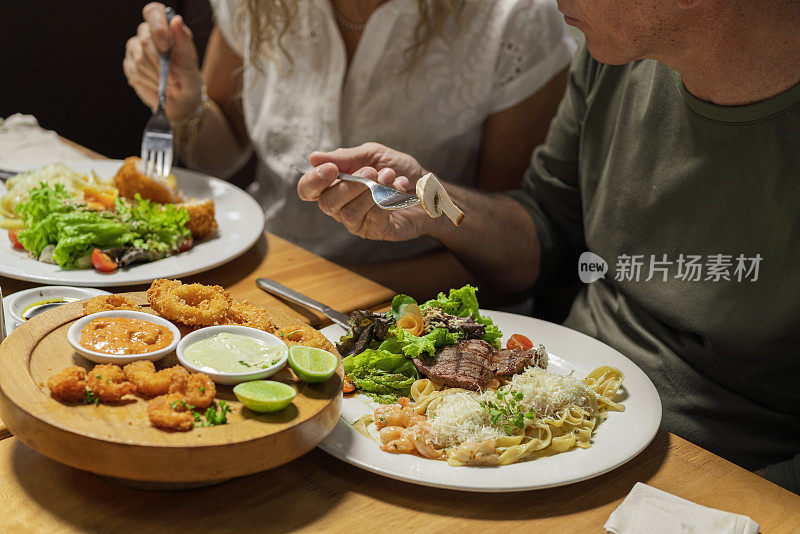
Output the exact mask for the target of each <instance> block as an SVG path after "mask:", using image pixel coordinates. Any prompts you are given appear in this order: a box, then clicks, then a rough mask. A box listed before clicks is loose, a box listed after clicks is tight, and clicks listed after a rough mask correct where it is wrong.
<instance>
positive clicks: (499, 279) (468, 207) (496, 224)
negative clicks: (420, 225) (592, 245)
mask: <svg viewBox="0 0 800 534" xmlns="http://www.w3.org/2000/svg"><path fill="white" fill-rule="evenodd" d="M447 191H448V192H449V193H450V196H451V197H452V198H453V201H454V202H455V203H456V204H458V206H459V207H460V208H461V209H462V210H463V211H464V213H465V217H464V221H463V222H462V223H461V225H460V226H458V227H455V226H453V224H452V223H451V222H450V221H449V220H448V219H447V218H445V217H440V218H438V219H434V220H432V221H431V222H430V227H429V229H428V234H429V235H430V236H431V237H433V238H434V239H437V240H438V241H440V242H441V243H442V244H443V245H444V246H445V247H447V248H448V249H449V250H451V251H452V252H453V253H454V254H455V255H456V256H457V257H458V259H459V260H460V261H461V262H462V263H463V264H464V265H465V266H466V267H467V269H469V270H470V271H471V272H472V273H473V274H475V275H476V276H477V277H478V278H480V279H481V280H485V281H486V282H488V283H490V284H491V285H493V286H495V287H497V288H498V289H501V290H504V291H521V290H524V289H527V288H529V287H530V286H532V285H533V283H534V282H535V281H536V278H537V277H538V275H539V267H540V263H541V247H540V245H539V237H538V234H537V232H536V227H535V225H534V223H533V219H532V218H531V216H530V214H529V213H528V212H527V211H526V210H525V208H523V207H522V205H520V204H519V203H518V202H517V201H516V200H514V199H513V198H511V197H508V196H506V195H502V194H486V193H482V192H478V191H475V190H474V189H468V188H464V187H459V186H455V185H451V184H448V185H447Z"/></svg>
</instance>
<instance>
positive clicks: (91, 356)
mask: <svg viewBox="0 0 800 534" xmlns="http://www.w3.org/2000/svg"><path fill="white" fill-rule="evenodd" d="M101 317H125V318H127V319H139V320H142V321H150V322H151V323H156V324H158V325H161V326H164V327H166V328H168V329H169V331H170V332H172V343H170V344H169V345H167V346H166V347H164V348H163V349H159V350H154V351H153V352H143V353H142V354H124V355H123V354H120V355H117V354H106V353H104V352H97V351H95V350H90V349H87V348H86V347H84V346H82V345H81V344H80V340H81V330H83V327H84V326H86V324H87V323H89V322H90V321H93V320H95V319H99V318H101ZM67 340H68V341H69V344H70V345H72V348H73V349H75V350H76V351H77V352H78V353H79V354H81V355H82V356H83V357H85V358H86V359H87V360H91V361H93V362H95V363H113V364H116V365H125V364H128V363H131V362H135V361H136V360H150V361H153V362H154V361H157V360H160V359H161V358H163V357H164V356H166V355H167V354H169V353H170V352H172V351H174V350H175V348H176V347H177V346H178V343H179V342H180V340H181V332H180V330H178V327H177V326H175V325H174V324H172V323H171V322H169V321H167V320H166V319H164V318H163V317H159V316H158V315H152V314H149V313H144V312H138V311H133V310H113V311H103V312H97V313H92V314H90V315H87V316H85V317H81V318H80V319H78V320H77V321H75V322H74V323H72V326H70V327H69V330H67Z"/></svg>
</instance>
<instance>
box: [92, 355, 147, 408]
mask: <svg viewBox="0 0 800 534" xmlns="http://www.w3.org/2000/svg"><path fill="white" fill-rule="evenodd" d="M86 386H87V387H88V388H89V390H91V392H92V393H93V394H94V396H95V397H97V398H98V399H99V400H100V401H101V402H119V401H120V400H122V397H124V396H125V395H129V394H131V393H134V392H135V391H136V387H135V386H134V385H133V384H131V383H130V382H128V381H127V380H126V378H125V373H124V372H122V369H121V368H120V367H119V366H118V365H112V364H101V365H95V366H94V369H92V370H91V371H89V372H88V373H87V377H86Z"/></svg>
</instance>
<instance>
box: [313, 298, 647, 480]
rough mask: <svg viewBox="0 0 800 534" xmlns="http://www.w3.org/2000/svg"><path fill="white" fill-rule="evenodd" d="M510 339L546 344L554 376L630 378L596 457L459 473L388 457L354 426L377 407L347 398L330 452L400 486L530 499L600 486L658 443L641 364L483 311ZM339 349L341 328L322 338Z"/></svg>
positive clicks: (542, 326) (521, 319) (549, 326)
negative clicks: (576, 486) (556, 489)
mask: <svg viewBox="0 0 800 534" xmlns="http://www.w3.org/2000/svg"><path fill="white" fill-rule="evenodd" d="M481 313H485V314H486V315H488V316H490V317H492V319H494V322H495V323H496V324H497V325H498V326H499V327H500V329H501V330H502V331H503V334H504V336H503V344H505V342H506V340H508V338H509V337H511V335H512V334H524V335H526V336H528V337H529V338H530V339H531V340H533V342H534V344H537V345H538V344H539V343H541V344H543V345H544V346H545V348H547V351H548V353H549V354H550V365H549V370H550V371H553V372H556V373H559V374H563V375H566V374H568V373H569V372H570V371H574V372H575V375H576V376H578V377H580V378H583V377H584V376H586V375H587V374H589V372H591V371H592V370H593V369H595V368H597V367H600V366H601V365H612V366H614V367H617V368H618V369H620V370H621V371H622V372H623V373H625V381H624V382H623V385H622V388H621V389H620V393H619V394H618V396H617V399H618V401H620V402H622V404H624V405H625V411H624V412H610V413H609V415H608V419H607V420H606V421H604V422H603V423H601V424H600V425H599V426H598V428H597V431H596V432H595V434H594V437H593V440H592V446H591V447H590V448H588V449H573V450H571V451H568V452H565V453H562V454H556V455H554V456H550V457H547V458H540V459H537V460H532V461H527V462H520V463H517V464H511V465H505V466H499V467H451V466H449V465H447V463H446V462H442V461H437V460H428V459H425V458H420V457H417V456H412V455H409V454H392V453H388V452H383V451H381V450H380V449H379V448H378V444H377V443H376V442H374V441H372V440H370V439H368V438H366V437H364V436H362V435H361V434H359V433H357V432H356V431H355V430H353V428H352V424H353V422H355V420H356V419H358V418H359V417H360V416H362V415H364V414H366V413H369V412H371V411H372V409H374V407H375V406H377V404H375V403H373V402H372V401H371V399H370V398H369V397H367V396H366V395H362V394H358V395H355V396H353V397H345V398H344V400H343V402H342V415H341V418H340V419H339V422H338V424H337V425H336V427H335V428H334V429H333V432H331V434H330V435H328V437H327V438H326V439H325V441H323V442H322V443H321V444H320V448H322V450H324V451H326V452H328V453H329V454H332V455H333V456H335V457H336V458H339V459H340V460H344V461H345V462H348V463H351V464H353V465H355V466H358V467H361V468H363V469H366V470H368V471H372V472H373V473H378V474H380V475H384V476H387V477H391V478H396V479H398V480H404V481H406V482H413V483H415V484H422V485H425V486H434V487H439V488H448V489H456V490H465V491H479V492H499V491H522V490H533V489H542V488H550V487H553V486H562V485H565V484H571V483H573V482H578V481H581V480H586V479H588V478H592V477H595V476H598V475H601V474H603V473H606V472H608V471H611V470H612V469H614V468H616V467H619V466H620V465H622V464H624V463H625V462H627V461H628V460H630V459H631V458H633V457H634V456H636V455H637V454H639V453H640V452H641V451H642V450H643V449H644V448H645V447H647V445H648V444H649V443H650V441H652V439H653V437H654V436H655V433H656V431H657V430H658V427H659V425H660V424H661V400H660V399H659V397H658V393H657V392H656V388H655V386H653V383H652V382H651V381H650V379H649V378H647V376H646V375H645V374H644V372H643V371H642V370H641V369H639V368H638V367H637V366H636V364H634V363H633V362H632V361H630V360H629V359H627V358H626V357H624V356H623V355H622V354H620V353H619V352H617V351H616V350H614V349H612V348H611V347H609V346H608V345H605V344H603V343H601V342H600V341H597V340H596V339H593V338H590V337H589V336H586V335H584V334H581V333H580V332H576V331H574V330H570V329H569V328H565V327H563V326H560V325H557V324H553V323H548V322H546V321H541V320H539V319H534V318H532V317H525V316H520V315H514V314H511V313H505V312H497V311H491V310H482V311H481ZM322 333H323V334H325V336H326V337H327V338H328V339H330V340H331V341H334V342H335V341H337V340H338V339H339V337H340V336H341V335H342V334H343V333H344V330H343V329H342V328H341V327H339V326H336V325H332V326H329V327H327V328H324V329H323V330H322Z"/></svg>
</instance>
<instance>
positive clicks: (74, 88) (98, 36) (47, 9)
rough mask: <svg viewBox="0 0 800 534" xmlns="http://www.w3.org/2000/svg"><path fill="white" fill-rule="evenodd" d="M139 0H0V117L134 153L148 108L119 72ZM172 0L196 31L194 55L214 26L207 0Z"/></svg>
mask: <svg viewBox="0 0 800 534" xmlns="http://www.w3.org/2000/svg"><path fill="white" fill-rule="evenodd" d="M147 3H148V2H147V1H145V0H122V1H120V0H114V1H108V0H99V1H98V0H91V1H90V0H70V1H43V0H0V21H2V26H3V28H2V30H0V72H2V73H3V78H2V79H1V80H0V117H3V118H5V117H8V116H9V115H12V114H14V113H25V114H31V115H34V116H35V117H36V118H37V119H38V120H39V124H40V125H41V126H42V127H43V128H46V129H48V130H55V131H56V132H58V133H59V134H60V135H61V136H63V137H66V138H68V139H70V140H72V141H75V142H77V143H79V144H81V145H83V146H85V147H87V148H90V149H92V150H94V151H95V152H99V153H100V154H103V155H105V156H108V157H111V158H125V157H127V156H130V155H134V154H139V152H140V149H141V142H142V129H143V128H144V125H145V122H147V119H148V118H149V117H150V115H151V111H150V110H149V109H148V108H147V107H146V106H145V105H144V104H142V102H141V101H140V100H139V98H138V97H137V96H136V93H134V91H133V89H132V88H131V87H130V86H129V85H128V83H127V81H126V79H125V75H124V74H123V72H122V59H123V57H124V56H125V43H126V41H127V40H128V39H129V38H130V37H132V36H133V35H135V34H136V28H137V26H138V25H139V23H140V22H141V21H142V7H144V6H145V5H146V4H147ZM164 3H165V4H167V5H171V6H172V7H173V8H175V10H176V11H177V12H178V13H180V14H181V15H182V16H183V17H184V19H185V20H186V22H187V24H188V25H189V27H190V28H191V29H192V31H193V32H194V35H195V42H196V44H197V45H198V52H199V53H200V57H202V54H203V52H204V50H205V43H206V41H207V39H208V35H209V33H210V31H211V27H212V19H211V8H210V6H209V4H208V0H182V1H181V0H175V1H167V2H164Z"/></svg>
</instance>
